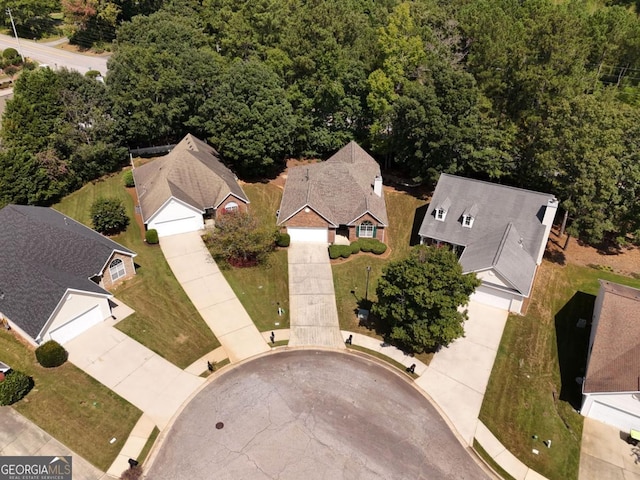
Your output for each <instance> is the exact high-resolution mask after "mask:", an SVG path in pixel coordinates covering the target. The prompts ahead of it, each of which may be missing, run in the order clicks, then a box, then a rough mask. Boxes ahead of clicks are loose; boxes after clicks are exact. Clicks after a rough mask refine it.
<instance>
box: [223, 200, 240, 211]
mask: <svg viewBox="0 0 640 480" xmlns="http://www.w3.org/2000/svg"><path fill="white" fill-rule="evenodd" d="M224 211H225V212H227V213H230V212H237V211H238V204H237V203H236V202H229V203H227V204H226V205H225V206H224Z"/></svg>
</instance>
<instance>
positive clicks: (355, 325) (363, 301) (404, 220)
mask: <svg viewBox="0 0 640 480" xmlns="http://www.w3.org/2000/svg"><path fill="white" fill-rule="evenodd" d="M385 200H386V203H387V215H388V217H389V228H388V229H387V232H386V235H387V236H386V238H385V243H386V244H387V245H388V247H389V249H390V252H389V253H388V254H387V253H385V255H383V256H382V257H380V256H376V255H372V254H365V253H359V254H358V255H352V256H351V257H349V259H347V260H346V261H344V262H343V263H337V264H334V265H333V266H332V270H333V284H334V288H335V292H336V304H337V307H338V318H339V320H340V328H341V329H342V330H349V331H352V332H357V333H362V334H365V335H369V336H372V337H378V338H381V336H380V334H379V333H377V332H376V331H375V329H370V328H367V327H365V326H362V325H360V324H359V320H358V316H357V313H358V309H360V308H367V309H368V308H369V306H370V302H375V301H376V300H377V297H376V285H377V284H378V280H379V279H380V277H381V276H382V270H383V268H384V266H385V265H386V264H387V263H388V262H390V261H395V260H400V259H403V258H405V257H406V256H407V255H408V254H409V250H410V249H411V236H412V231H413V230H414V224H415V223H416V222H418V225H419V224H420V222H421V221H422V217H423V216H424V208H423V207H424V206H425V205H426V203H427V202H426V201H424V200H421V199H419V198H416V197H414V196H412V195H410V194H408V193H404V192H397V191H388V190H386V189H385ZM367 267H371V272H370V274H369V288H368V292H367ZM365 297H366V298H365ZM367 299H368V301H367ZM421 360H422V358H421Z"/></svg>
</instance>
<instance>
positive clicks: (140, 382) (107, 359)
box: [64, 320, 204, 429]
mask: <svg viewBox="0 0 640 480" xmlns="http://www.w3.org/2000/svg"><path fill="white" fill-rule="evenodd" d="M113 323H114V322H112V321H109V320H106V321H104V322H102V323H100V324H98V325H96V326H94V327H92V328H90V329H89V330H87V331H86V332H84V333H83V334H81V335H79V336H78V337H76V338H74V339H73V340H71V341H70V342H68V343H66V344H65V345H64V347H65V348H66V349H67V351H68V352H69V360H70V361H71V362H72V363H73V364H74V365H76V366H77V367H79V368H81V369H82V370H84V371H85V372H87V373H88V374H89V375H91V376H92V377H93V378H95V379H96V380H98V381H99V382H100V383H102V384H103V385H105V386H107V387H109V388H110V389H111V390H113V391H114V392H116V393H117V394H118V395H120V396H121V397H122V398H124V399H126V400H127V401H129V402H131V403H132V404H133V405H135V406H136V407H138V408H139V409H140V410H142V411H143V412H144V413H146V414H147V415H148V416H149V417H151V418H152V419H153V421H154V422H155V423H156V425H157V426H158V428H160V429H163V428H164V427H165V426H166V425H167V423H168V422H169V420H170V419H171V417H173V415H174V414H175V412H176V411H177V410H178V408H179V407H180V406H181V405H182V404H183V403H184V402H185V400H186V399H187V398H189V396H191V394H192V393H193V392H194V391H195V390H196V389H197V388H198V387H200V385H202V384H203V383H204V378H200V377H197V376H194V375H191V374H189V373H186V372H184V371H182V370H180V369H179V368H178V367H176V366H175V365H174V364H172V363H171V362H169V361H167V360H165V359H164V358H162V357H161V356H160V355H158V354H156V353H154V352H152V351H151V350H149V349H148V348H147V347H145V346H144V345H142V344H140V343H138V342H136V341H135V340H133V339H132V338H131V337H129V336H128V335H125V334H124V333H122V332H121V331H119V330H117V329H115V328H114V327H113Z"/></svg>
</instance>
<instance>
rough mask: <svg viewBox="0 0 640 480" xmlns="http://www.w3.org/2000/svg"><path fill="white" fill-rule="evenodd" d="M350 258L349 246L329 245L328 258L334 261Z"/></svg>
mask: <svg viewBox="0 0 640 480" xmlns="http://www.w3.org/2000/svg"><path fill="white" fill-rule="evenodd" d="M350 256H351V245H330V246H329V258H331V259H336V258H338V257H342V258H349V257H350Z"/></svg>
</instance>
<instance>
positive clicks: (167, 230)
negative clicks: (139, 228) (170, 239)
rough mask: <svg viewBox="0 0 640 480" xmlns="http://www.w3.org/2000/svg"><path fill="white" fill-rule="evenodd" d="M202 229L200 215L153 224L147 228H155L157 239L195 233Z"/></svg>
mask: <svg viewBox="0 0 640 480" xmlns="http://www.w3.org/2000/svg"><path fill="white" fill-rule="evenodd" d="M202 227H203V221H202V215H194V216H193V217H187V218H178V219H175V220H167V221H164V222H154V223H153V224H152V225H149V228H155V229H156V230H157V231H158V236H159V237H167V236H169V235H177V234H179V233H187V232H197V231H198V230H201V229H202Z"/></svg>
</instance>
